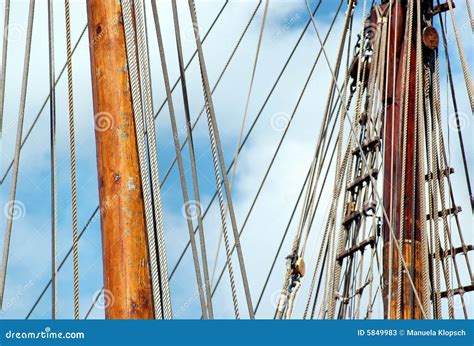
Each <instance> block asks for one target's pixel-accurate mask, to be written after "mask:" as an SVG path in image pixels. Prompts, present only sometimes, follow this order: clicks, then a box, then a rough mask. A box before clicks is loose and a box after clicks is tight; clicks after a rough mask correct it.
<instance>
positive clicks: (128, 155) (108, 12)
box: [87, 0, 154, 319]
mask: <svg viewBox="0 0 474 346" xmlns="http://www.w3.org/2000/svg"><path fill="white" fill-rule="evenodd" d="M87 12H88V23H89V41H90V53H91V75H92V88H93V98H94V114H95V115H94V119H95V129H96V131H95V133H96V150H97V169H98V181H99V196H100V217H101V227H102V248H103V266H104V288H105V293H104V294H105V304H106V312H105V314H106V318H107V319H151V318H153V317H154V313H153V303H152V302H153V300H152V291H151V281H150V270H149V264H148V263H149V260H148V249H147V239H146V233H145V217H144V207H143V199H142V190H141V183H140V174H139V161H138V152H137V141H136V136H135V122H134V118H133V111H132V99H131V93H130V82H129V76H128V69H127V59H126V51H125V34H124V28H123V23H122V10H121V6H120V1H117V0H88V1H87Z"/></svg>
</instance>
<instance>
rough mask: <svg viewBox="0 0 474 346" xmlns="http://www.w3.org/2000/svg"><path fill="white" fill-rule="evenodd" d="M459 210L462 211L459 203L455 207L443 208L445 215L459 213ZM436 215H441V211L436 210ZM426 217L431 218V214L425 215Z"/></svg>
mask: <svg viewBox="0 0 474 346" xmlns="http://www.w3.org/2000/svg"><path fill="white" fill-rule="evenodd" d="M460 212H462V208H461V207H460V206H459V205H458V206H457V207H452V208H449V209H445V213H446V216H447V215H451V214H459V213H460ZM438 217H443V211H441V210H440V211H438ZM426 219H427V220H429V219H431V214H428V215H426Z"/></svg>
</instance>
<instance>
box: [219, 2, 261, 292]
mask: <svg viewBox="0 0 474 346" xmlns="http://www.w3.org/2000/svg"><path fill="white" fill-rule="evenodd" d="M261 3H262V2H261V1H259V3H258V4H259V6H260V4H261ZM268 5H269V1H268V0H266V2H265V9H264V11H263V19H262V24H261V26H260V33H259V36H258V43H257V50H256V53H255V58H254V64H253V69H252V75H251V77H250V86H249V90H248V94H247V101H246V103H245V111H244V115H243V117H242V123H241V126H240V132H239V139H238V141H237V146H236V148H235V153H234V160H233V162H234V165H233V167H232V172H231V174H230V188H231V190H232V187H233V185H234V178H235V173H236V169H237V163H238V160H239V153H240V151H239V148H240V145H241V144H242V138H243V136H244V129H245V123H246V120H247V116H248V112H249V105H250V99H251V96H252V89H253V83H254V80H255V74H256V71H257V65H258V57H259V54H260V48H261V45H262V39H263V32H264V30H265V23H266V19H267V13H268ZM225 214H226V215H227V209H226V212H225ZM222 236H223V232H220V233H219V240H218V242H217V251H216V255H215V257H214V265H213V268H212V277H211V285H212V284H213V283H214V276H215V273H216V269H217V261H218V260H219V254H220V249H221V244H222Z"/></svg>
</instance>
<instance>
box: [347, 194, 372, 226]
mask: <svg viewBox="0 0 474 346" xmlns="http://www.w3.org/2000/svg"><path fill="white" fill-rule="evenodd" d="M376 207H377V203H376V202H374V201H371V202H368V203H365V204H364V205H363V206H362V209H358V210H354V211H352V212H351V213H350V214H348V215H347V216H346V217H345V218H344V220H343V221H342V225H343V226H344V227H345V228H346V229H349V228H350V226H351V224H352V222H354V221H355V220H359V219H360V218H361V217H362V215H364V216H367V213H368V212H369V211H373V212H375V208H376Z"/></svg>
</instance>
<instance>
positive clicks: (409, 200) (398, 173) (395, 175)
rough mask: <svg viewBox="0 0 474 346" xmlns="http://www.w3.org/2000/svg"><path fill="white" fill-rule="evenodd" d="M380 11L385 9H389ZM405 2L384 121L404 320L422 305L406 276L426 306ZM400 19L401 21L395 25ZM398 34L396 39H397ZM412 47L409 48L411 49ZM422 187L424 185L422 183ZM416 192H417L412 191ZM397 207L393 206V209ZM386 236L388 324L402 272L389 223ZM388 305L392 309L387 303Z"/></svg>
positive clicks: (388, 202)
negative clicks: (405, 80) (404, 78)
mask: <svg viewBox="0 0 474 346" xmlns="http://www.w3.org/2000/svg"><path fill="white" fill-rule="evenodd" d="M382 6H386V7H387V11H388V6H389V4H388V3H386V4H384V5H382ZM406 6H407V5H406V1H397V2H395V3H394V4H393V5H392V9H391V15H392V19H391V25H390V30H389V32H390V35H391V37H390V42H392V43H391V46H390V49H389V51H388V57H389V59H388V64H389V65H388V66H387V68H388V80H387V83H388V94H387V99H386V100H385V102H386V103H385V118H384V121H385V123H386V126H385V133H384V162H385V175H384V194H383V195H384V197H383V200H384V206H385V208H386V210H387V214H388V216H389V218H391V220H390V223H391V225H392V229H393V231H394V233H395V236H396V238H397V241H399V239H400V232H401V228H402V227H401V225H402V222H403V225H404V226H403V235H404V236H403V244H401V248H402V251H403V258H404V260H405V263H406V265H407V267H408V271H409V273H406V272H405V271H403V279H402V281H401V284H402V304H401V309H402V310H401V315H400V318H401V319H421V318H422V313H421V309H420V308H419V305H418V304H417V302H416V299H415V298H414V294H413V290H412V287H411V284H410V281H409V277H408V275H411V277H412V279H413V283H414V286H415V289H416V290H417V292H418V294H419V296H420V299H421V301H423V299H422V297H423V290H422V273H421V271H422V265H421V253H422V251H421V242H420V240H421V229H420V222H419V220H420V218H421V217H422V216H421V214H420V206H419V202H418V196H417V195H418V193H417V191H418V189H417V188H416V186H417V184H420V182H419V181H418V180H417V177H418V174H417V172H418V169H421V168H420V167H417V164H416V157H417V156H416V155H417V153H416V143H415V117H416V112H415V83H416V78H415V73H416V56H415V49H416V42H415V39H414V37H415V36H414V35H409V36H408V37H407V36H406V34H405V27H406V26H405V21H406V20H407V18H406V13H407V8H406ZM396 15H398V20H397V19H396ZM417 15H418V14H416V13H415V15H414V16H413V18H414V19H413V21H414V23H413V32H414V33H415V32H416V19H415V18H416V16H417ZM395 33H397V36H395ZM410 41H411V43H410ZM407 49H410V51H409V52H408V54H410V55H411V64H410V65H411V66H410V76H409V86H408V90H409V91H408V92H409V95H408V114H407V124H406V126H404V125H403V123H402V122H401V121H400V120H401V119H400V117H401V116H402V115H401V108H402V107H403V102H404V100H402V99H401V97H402V95H403V92H402V90H403V85H402V74H403V71H402V70H403V68H402V66H403V62H402V61H401V58H402V57H404V56H405V54H406V50H407ZM394 78H395V88H393V81H394ZM400 124H401V126H402V127H401V128H402V129H405V130H406V131H407V144H406V156H405V172H402V160H403V155H402V150H403V145H402V143H403V135H404V134H403V133H402V131H403V130H402V131H400ZM403 174H405V189H404V191H402V190H401V186H402V175H403ZM422 183H424V182H422ZM414 187H415V188H414ZM392 202H393V205H392ZM402 208H403V209H404V218H403V220H401V213H400V211H401V209H402ZM383 236H384V256H383V268H384V273H383V276H384V315H385V318H390V319H396V318H397V317H398V314H397V300H398V297H397V294H398V287H399V284H400V283H399V282H398V270H399V253H398V251H397V249H396V248H395V246H394V248H393V250H392V249H390V244H391V243H390V237H391V236H390V228H389V223H388V222H384V227H383ZM390 251H393V252H392V256H393V257H392V258H393V260H392V276H391V278H390V275H389V272H390V269H389V266H390V260H389V258H390V256H391V254H390ZM390 280H391V299H389V289H388V286H389V282H390ZM389 302H390V303H389Z"/></svg>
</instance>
